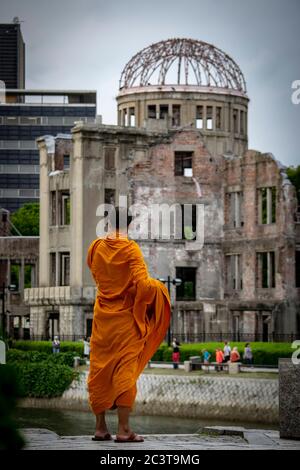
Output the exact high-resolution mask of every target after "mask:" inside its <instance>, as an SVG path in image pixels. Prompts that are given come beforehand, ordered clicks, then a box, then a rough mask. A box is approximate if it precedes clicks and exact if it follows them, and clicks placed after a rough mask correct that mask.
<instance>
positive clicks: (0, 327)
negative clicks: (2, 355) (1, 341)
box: [0, 282, 17, 338]
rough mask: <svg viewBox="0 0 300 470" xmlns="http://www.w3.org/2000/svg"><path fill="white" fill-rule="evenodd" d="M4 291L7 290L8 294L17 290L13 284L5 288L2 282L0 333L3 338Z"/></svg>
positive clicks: (4, 325)
mask: <svg viewBox="0 0 300 470" xmlns="http://www.w3.org/2000/svg"><path fill="white" fill-rule="evenodd" d="M6 289H8V290H9V291H10V292H14V291H16V290H17V286H16V285H15V284H9V285H8V286H6V285H5V282H3V283H2V286H1V294H0V298H1V299H2V314H1V324H0V331H1V332H2V336H3V338H4V336H5V330H6V311H5V290H6Z"/></svg>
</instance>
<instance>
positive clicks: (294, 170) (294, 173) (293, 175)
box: [286, 165, 300, 205]
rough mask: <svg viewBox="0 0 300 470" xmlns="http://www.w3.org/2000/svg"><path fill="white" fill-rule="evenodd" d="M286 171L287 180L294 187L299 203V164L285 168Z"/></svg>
mask: <svg viewBox="0 0 300 470" xmlns="http://www.w3.org/2000/svg"><path fill="white" fill-rule="evenodd" d="M286 173H287V175H288V178H289V180H290V181H291V183H292V184H293V185H294V186H295V188H296V192H297V198H298V204H299V205H300V165H299V166H297V167H294V166H291V167H289V168H287V170H286Z"/></svg>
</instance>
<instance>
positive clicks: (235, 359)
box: [230, 346, 241, 362]
mask: <svg viewBox="0 0 300 470" xmlns="http://www.w3.org/2000/svg"><path fill="white" fill-rule="evenodd" d="M240 358H241V357H240V353H239V352H238V348H237V347H236V346H235V347H234V348H233V350H232V351H231V354H230V362H238V361H239V360H240Z"/></svg>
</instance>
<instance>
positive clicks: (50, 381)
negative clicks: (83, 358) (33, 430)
mask: <svg viewBox="0 0 300 470" xmlns="http://www.w3.org/2000/svg"><path fill="white" fill-rule="evenodd" d="M12 365H13V368H14V369H15V371H16V374H17V378H18V384H19V396H20V397H35V398H50V397H58V396H61V395H62V394H63V392H64V391H65V390H66V389H67V388H68V387H69V386H70V385H71V382H72V381H73V380H74V379H75V378H76V377H78V374H77V373H76V372H75V371H74V370H73V369H71V367H69V366H65V365H58V364H57V365H54V364H51V366H50V364H49V363H48V362H41V363H35V362H14V363H13V364H12ZM49 366H50V367H49Z"/></svg>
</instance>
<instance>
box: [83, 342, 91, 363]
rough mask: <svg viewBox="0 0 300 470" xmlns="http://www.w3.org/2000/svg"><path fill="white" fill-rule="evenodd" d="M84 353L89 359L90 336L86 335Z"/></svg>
mask: <svg viewBox="0 0 300 470" xmlns="http://www.w3.org/2000/svg"><path fill="white" fill-rule="evenodd" d="M83 355H84V358H85V359H86V360H87V361H88V360H89V357H90V338H87V337H85V338H84V340H83Z"/></svg>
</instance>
